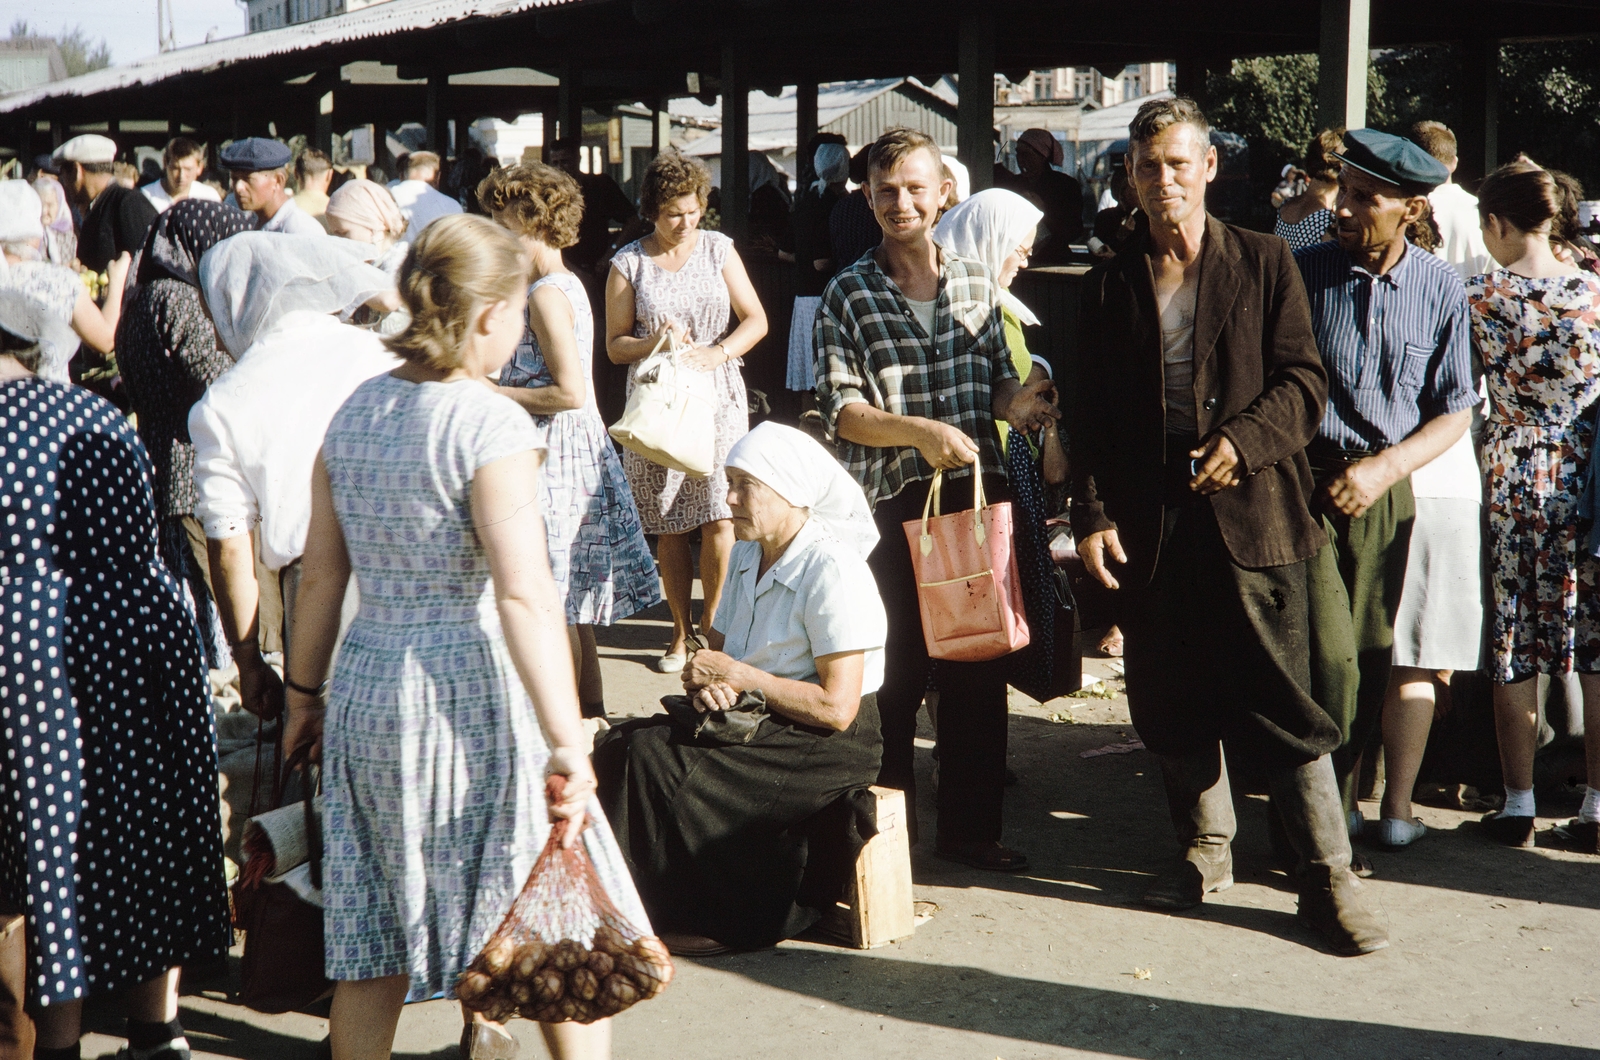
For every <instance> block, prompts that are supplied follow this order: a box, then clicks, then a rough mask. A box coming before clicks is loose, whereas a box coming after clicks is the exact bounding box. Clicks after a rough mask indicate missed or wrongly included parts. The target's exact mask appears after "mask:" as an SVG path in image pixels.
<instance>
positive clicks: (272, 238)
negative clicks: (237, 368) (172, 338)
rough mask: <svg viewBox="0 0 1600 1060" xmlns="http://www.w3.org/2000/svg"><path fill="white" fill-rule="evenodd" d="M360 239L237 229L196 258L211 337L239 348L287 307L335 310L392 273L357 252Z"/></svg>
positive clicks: (360, 298) (388, 282) (386, 285)
mask: <svg viewBox="0 0 1600 1060" xmlns="http://www.w3.org/2000/svg"><path fill="white" fill-rule="evenodd" d="M364 257H365V255H364V253H363V247H362V245H361V244H360V243H353V242H351V241H350V240H348V239H329V238H327V237H326V236H301V235H289V234H288V233H284V232H241V233H240V234H239V235H236V236H231V237H229V238H228V239H224V240H223V241H222V242H220V243H218V244H217V245H216V246H214V247H212V248H211V249H210V250H208V251H206V253H205V256H204V257H202V258H201V259H200V289H201V291H203V292H204V293H205V299H206V308H208V309H209V310H211V320H212V322H213V323H214V324H215V325H216V327H217V338H218V339H220V340H221V341H222V345H223V347H224V348H225V349H227V351H228V352H229V353H230V354H232V355H233V358H234V360H238V359H239V358H240V357H242V356H244V351H246V350H248V349H249V348H250V347H251V346H252V345H254V343H255V342H256V340H257V339H259V338H261V336H263V335H265V334H266V333H267V332H269V331H271V330H272V329H273V328H275V327H276V326H277V325H278V324H280V323H281V322H282V321H283V320H284V318H285V317H287V316H289V315H290V314H292V313H315V314H319V315H323V316H336V315H339V314H342V313H344V312H345V311H346V310H349V309H353V308H354V307H356V306H359V305H360V304H361V303H363V302H365V301H366V300H367V299H369V298H371V297H372V296H373V295H376V294H381V293H382V292H384V291H388V290H392V289H393V288H394V281H393V280H392V279H390V278H389V277H388V276H386V275H384V273H383V271H382V270H381V269H378V268H375V267H374V266H372V265H369V264H368V263H367V262H366V261H365V260H364Z"/></svg>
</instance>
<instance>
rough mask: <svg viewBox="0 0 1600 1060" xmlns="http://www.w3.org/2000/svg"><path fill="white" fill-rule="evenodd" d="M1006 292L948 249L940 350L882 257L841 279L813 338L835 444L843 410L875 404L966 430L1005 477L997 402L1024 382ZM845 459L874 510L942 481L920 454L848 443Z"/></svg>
mask: <svg viewBox="0 0 1600 1060" xmlns="http://www.w3.org/2000/svg"><path fill="white" fill-rule="evenodd" d="M999 293H1000V290H999V288H998V287H996V286H995V283H994V277H992V276H991V275H990V274H989V270H988V269H987V268H985V267H984V265H983V264H982V263H981V262H978V261H974V260H972V259H971V258H963V257H960V256H959V255H956V254H952V253H950V252H949V251H946V250H943V249H941V250H940V251H939V299H938V305H937V307H936V308H935V317H934V319H935V324H934V331H935V332H937V335H936V337H935V338H934V339H933V340H931V341H930V340H929V337H928V335H927V333H926V332H924V331H923V330H922V325H921V324H920V323H918V321H917V319H916V315H915V314H914V313H913V312H912V311H911V306H910V305H908V304H907V303H906V300H905V297H904V296H903V295H901V293H900V289H899V288H898V287H896V286H895V285H894V283H893V282H892V281H891V280H890V279H889V277H888V276H887V275H886V274H885V273H884V271H883V270H882V269H880V268H879V267H878V263H877V260H876V258H875V256H874V255H871V254H868V255H865V256H863V257H862V258H861V259H860V260H859V261H857V262H856V263H855V264H854V265H851V266H850V267H849V268H847V269H845V270H844V271H843V272H841V273H839V274H838V275H837V276H835V277H834V278H833V279H832V280H831V281H830V282H829V283H828V288H827V290H826V291H824V292H823V294H822V308H821V310H820V311H819V312H818V313H817V322H816V326H815V329H814V332H813V336H812V343H813V349H814V350H815V351H816V353H815V357H816V372H817V404H818V406H819V408H820V410H821V412H822V416H823V419H824V421H825V422H826V423H827V426H828V433H829V435H830V436H833V437H837V432H836V427H837V425H838V421H839V412H840V410H842V409H843V408H844V407H845V406H846V405H849V404H852V403H853V402H857V401H865V402H867V403H868V404H870V405H871V406H872V407H873V408H876V409H882V410H883V411H884V412H888V413H891V414H893V415H896V416H921V417H923V418H925V419H931V420H939V421H941V422H943V423H948V424H950V425H951V426H952V427H956V428H958V429H959V430H961V431H963V432H965V433H966V434H967V435H968V436H969V437H971V438H973V439H974V440H976V441H977V443H978V451H979V459H980V461H981V462H982V466H983V471H984V473H985V474H993V475H1004V474H1005V461H1004V460H1003V459H1002V458H1001V455H1000V438H999V435H998V434H997V433H996V431H995V423H994V413H993V402H992V393H993V386H994V384H995V383H996V382H998V381H1000V380H1003V379H1016V378H1017V370H1016V368H1015V367H1014V366H1013V365H1012V363H1011V351H1010V349H1009V348H1008V347H1007V346H1006V334H1005V326H1004V324H1003V323H1002V321H1001V318H1000V310H999V308H998V307H997V306H996V304H995V299H996V298H997V297H998V296H999ZM839 454H840V457H841V459H842V460H843V462H844V466H845V469H846V470H847V471H849V472H850V474H851V475H852V476H854V477H855V480H856V481H857V482H859V483H861V488H862V489H863V490H864V491H865V492H866V495H867V503H868V504H871V505H872V506H874V507H876V506H877V504H878V502H879V501H881V500H887V499H889V498H890V497H893V496H895V495H896V494H897V493H899V492H900V491H901V490H902V489H904V488H905V487H906V486H907V485H908V484H910V483H912V482H920V481H923V480H926V479H931V478H932V477H933V467H932V466H931V465H930V464H929V463H928V462H927V461H926V460H924V459H922V454H921V453H919V452H918V451H917V450H916V449H915V448H912V447H905V448H890V449H878V448H873V447H870V446H865V445H860V444H858V443H856V442H850V441H846V440H844V439H839ZM954 474H958V475H962V474H966V471H964V470H963V471H959V472H955V473H954Z"/></svg>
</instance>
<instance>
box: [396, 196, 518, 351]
mask: <svg viewBox="0 0 1600 1060" xmlns="http://www.w3.org/2000/svg"><path fill="white" fill-rule="evenodd" d="M527 282H528V259H527V256H526V255H525V254H524V253H523V250H522V244H521V243H519V242H517V239H516V237H515V236H513V235H512V234H511V233H510V232H507V231H506V230H505V229H504V228H501V227H500V226H499V225H497V224H495V223H494V222H493V221H491V220H489V219H488V218H487V217H479V216H477V215H475V214H455V215H453V216H450V217H441V218H439V219H438V220H437V221H434V222H433V223H432V224H430V225H428V227H427V228H425V229H423V230H422V235H420V236H418V237H417V241H416V242H415V243H412V244H411V250H410V251H409V252H408V253H407V254H406V260H405V263H404V264H402V265H401V266H400V300H401V301H402V302H404V303H405V307H406V309H407V310H408V311H409V312H410V313H411V322H410V323H409V324H407V325H406V327H405V330H404V331H402V332H400V334H398V335H395V336H394V337H393V338H389V339H386V340H384V341H385V344H386V345H387V346H388V347H389V349H390V350H391V351H392V352H393V353H394V354H395V355H396V356H399V357H403V358H405V359H406V360H408V361H410V362H411V363H412V364H420V365H422V366H424V367H426V368H436V369H450V368H457V367H460V364H461V347H462V345H463V343H464V342H465V341H466V337H467V331H468V329H469V328H471V326H472V318H473V317H474V316H475V315H476V314H477V313H478V311H479V310H480V309H482V308H483V307H484V306H486V305H490V304H493V303H495V302H500V301H505V300H506V299H510V298H516V297H518V296H519V295H521V293H522V290H523V288H524V287H525V286H526V285H527Z"/></svg>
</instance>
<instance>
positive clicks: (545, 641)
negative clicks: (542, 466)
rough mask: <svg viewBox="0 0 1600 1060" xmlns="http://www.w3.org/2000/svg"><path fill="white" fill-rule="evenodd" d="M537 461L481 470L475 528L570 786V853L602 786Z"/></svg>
mask: <svg viewBox="0 0 1600 1060" xmlns="http://www.w3.org/2000/svg"><path fill="white" fill-rule="evenodd" d="M537 455H538V454H537V452H536V451H535V450H528V451H526V452H522V453H517V454H516V455H514V456H508V457H503V458H501V459H499V460H495V461H493V462H492V463H488V464H485V465H484V466H482V467H480V468H479V469H478V471H477V474H475V475H474V476H473V478H472V522H473V527H474V529H475V530H476V531H477V534H478V541H479V543H481V544H482V545H483V550H484V552H485V553H487V555H488V557H489V571H490V574H491V575H492V576H493V578H494V594H495V604H496V607H497V608H498V610H499V612H500V626H501V629H502V630H503V631H504V634H505V638H506V647H507V648H508V649H509V650H510V652H511V661H512V663H513V664H514V665H515V666H516V668H517V675H518V676H519V677H520V678H521V679H522V686H523V688H525V689H526V690H527V692H528V698H529V699H530V700H532V701H533V709H534V713H535V714H536V715H538V718H539V725H540V727H541V728H542V729H543V730H544V734H545V737H546V739H547V740H548V741H549V743H550V746H551V755H550V771H551V772H552V773H559V774H561V775H563V776H565V777H566V778H567V784H566V788H565V789H564V791H563V792H562V795H561V801H560V802H559V803H554V804H552V805H551V807H550V812H551V813H552V814H553V815H554V816H556V817H561V818H567V819H569V820H571V821H572V822H573V825H572V826H571V827H569V828H568V829H567V843H568V844H569V845H570V844H571V843H573V842H576V841H577V837H578V832H579V830H580V828H581V827H582V825H583V813H584V806H585V804H586V803H587V801H588V799H589V796H591V795H593V794H594V791H595V786H596V785H595V778H594V769H593V767H592V766H591V765H590V764H589V750H590V746H591V741H590V740H589V738H588V735H587V734H586V733H585V732H584V729H583V722H582V720H581V718H580V716H579V713H578V685H577V679H576V677H575V676H574V674H573V671H572V651H571V648H570V646H569V644H568V642H567V623H566V614H565V611H564V609H563V608H562V606H561V595H560V593H559V591H558V590H557V589H556V582H555V578H554V577H553V576H552V575H551V573H550V557H549V553H548V552H547V551H546V548H545V535H544V523H543V521H542V520H541V519H540V518H539V462H538V459H537Z"/></svg>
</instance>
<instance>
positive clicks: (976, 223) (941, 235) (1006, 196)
mask: <svg viewBox="0 0 1600 1060" xmlns="http://www.w3.org/2000/svg"><path fill="white" fill-rule="evenodd" d="M1043 218H1044V214H1043V213H1042V212H1041V211H1040V210H1039V208H1038V207H1037V206H1035V205H1033V203H1031V202H1029V201H1028V200H1027V199H1024V198H1023V197H1022V196H1020V195H1018V194H1017V193H1016V192H1014V191H1007V190H1005V189H1004V188H989V189H988V190H987V191H980V192H978V193H977V194H976V195H974V196H972V198H970V199H967V200H965V201H963V202H960V203H957V204H956V205H955V206H952V207H951V208H950V209H949V210H947V211H946V212H945V215H944V216H943V217H941V218H939V224H938V226H937V227H936V228H934V230H933V241H934V242H935V243H938V244H939V245H940V246H941V247H944V248H945V249H946V250H949V251H951V252H953V253H956V254H960V255H961V256H962V257H964V258H976V259H978V260H979V261H981V262H983V263H984V265H986V266H987V267H988V269H989V272H990V273H991V274H993V275H995V276H998V275H1000V266H1001V264H1002V263H1003V262H1004V261H1005V260H1006V258H1007V257H1009V256H1010V254H1011V252H1012V251H1013V250H1016V249H1017V248H1018V247H1019V246H1021V245H1022V241H1023V239H1024V238H1025V237H1026V236H1027V234H1028V233H1029V232H1030V231H1031V230H1033V229H1034V228H1036V227H1038V224H1039V222H1040V221H1041V220H1042V219H1043ZM1000 304H1001V305H1003V306H1005V307H1006V308H1007V309H1009V310H1011V311H1012V312H1013V313H1015V314H1017V318H1018V319H1019V320H1021V321H1022V322H1023V323H1024V324H1029V325H1035V324H1038V323H1039V318H1038V317H1036V316H1034V315H1033V311H1032V310H1031V309H1029V308H1028V307H1027V306H1025V305H1023V304H1022V302H1021V300H1019V299H1018V298H1017V297H1016V295H1014V294H1012V293H1011V292H1010V291H1003V292H1001V294H1000Z"/></svg>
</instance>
